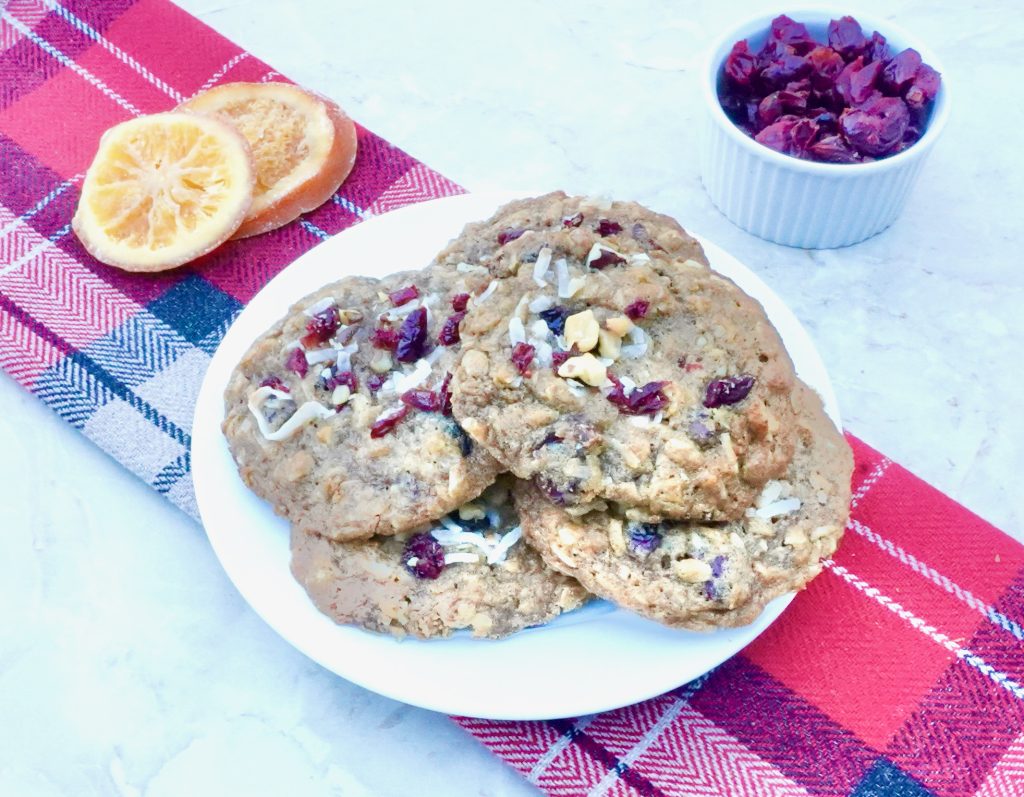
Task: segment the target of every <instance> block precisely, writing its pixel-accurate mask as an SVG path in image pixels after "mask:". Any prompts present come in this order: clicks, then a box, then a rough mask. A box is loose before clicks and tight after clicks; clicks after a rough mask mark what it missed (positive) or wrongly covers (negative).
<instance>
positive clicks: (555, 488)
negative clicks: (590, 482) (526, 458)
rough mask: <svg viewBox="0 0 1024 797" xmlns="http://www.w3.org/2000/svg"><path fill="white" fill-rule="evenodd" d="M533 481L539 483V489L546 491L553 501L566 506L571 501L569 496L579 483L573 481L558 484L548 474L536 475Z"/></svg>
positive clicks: (545, 493)
mask: <svg viewBox="0 0 1024 797" xmlns="http://www.w3.org/2000/svg"><path fill="white" fill-rule="evenodd" d="M533 483H534V484H535V485H537V489H539V490H540V491H541V492H542V493H544V495H546V496H547V497H548V499H549V500H550V501H551V502H552V503H555V504H558V505H559V506H565V505H566V504H567V503H569V499H568V496H570V495H572V494H573V493H575V492H576V489H577V487H578V483H577V482H572V481H570V482H569V483H567V484H561V485H560V484H556V483H555V482H554V480H552V479H549V478H548V477H547V476H534V477H533Z"/></svg>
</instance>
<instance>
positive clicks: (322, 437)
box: [316, 424, 334, 446]
mask: <svg viewBox="0 0 1024 797" xmlns="http://www.w3.org/2000/svg"><path fill="white" fill-rule="evenodd" d="M316 439H317V440H319V441H320V442H321V443H323V444H324V445H325V446H329V445H330V444H331V443H333V442H334V427H333V426H331V425H329V424H324V425H323V426H321V427H319V428H318V429H317V430H316Z"/></svg>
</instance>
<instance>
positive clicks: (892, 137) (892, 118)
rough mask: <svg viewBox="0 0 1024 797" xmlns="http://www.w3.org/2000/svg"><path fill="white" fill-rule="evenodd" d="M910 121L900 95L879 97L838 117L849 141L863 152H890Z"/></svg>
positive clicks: (901, 137)
mask: <svg viewBox="0 0 1024 797" xmlns="http://www.w3.org/2000/svg"><path fill="white" fill-rule="evenodd" d="M909 124H910V112H909V111H908V110H907V104H906V103H905V102H903V100H901V99H900V98H899V97H876V98H875V99H873V100H871V101H870V102H868V103H865V104H864V105H863V106H861V107H860V108H856V109H849V110H846V111H843V115H842V116H840V117H839V128H840V129H841V130H842V131H843V135H844V136H846V140H847V141H849V142H850V144H852V145H853V146H854V147H855V148H856V149H857V150H858V151H859V152H861V153H863V154H864V155H884V154H886V153H888V152H889V151H890V150H892V149H893V148H894V147H896V146H897V145H898V144H899V143H900V142H901V141H902V140H903V134H904V133H905V132H906V131H907V126H908V125H909Z"/></svg>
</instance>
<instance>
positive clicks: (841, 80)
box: [836, 57, 883, 105]
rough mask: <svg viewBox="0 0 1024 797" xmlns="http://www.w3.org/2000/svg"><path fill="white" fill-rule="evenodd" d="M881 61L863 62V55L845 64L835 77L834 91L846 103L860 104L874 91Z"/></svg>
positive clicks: (880, 69)
mask: <svg viewBox="0 0 1024 797" xmlns="http://www.w3.org/2000/svg"><path fill="white" fill-rule="evenodd" d="M882 67H883V65H882V62H881V61H875V62H873V63H870V64H865V63H864V58H863V57H858V58H857V60H856V61H852V62H851V63H849V64H847V65H846V67H845V68H844V69H843V71H842V72H841V73H840V74H839V77H838V78H837V79H836V91H838V92H839V96H840V97H842V98H843V101H844V102H845V103H846V104H847V105H860V104H861V103H863V102H865V101H867V100H868V99H869V98H871V96H872V95H874V93H875V83H876V82H877V81H878V76H879V75H881V74H882Z"/></svg>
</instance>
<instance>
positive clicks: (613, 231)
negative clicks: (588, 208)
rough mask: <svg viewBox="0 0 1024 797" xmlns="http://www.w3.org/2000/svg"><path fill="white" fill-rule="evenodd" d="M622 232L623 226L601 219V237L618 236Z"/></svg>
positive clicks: (598, 225)
mask: <svg viewBox="0 0 1024 797" xmlns="http://www.w3.org/2000/svg"><path fill="white" fill-rule="evenodd" d="M620 232H622V225H621V224H619V223H618V222H617V221H612V220H611V219H601V220H600V221H599V222H598V223H597V234H598V235H600V236H602V237H603V236H606V235H618V234H619V233H620Z"/></svg>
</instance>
